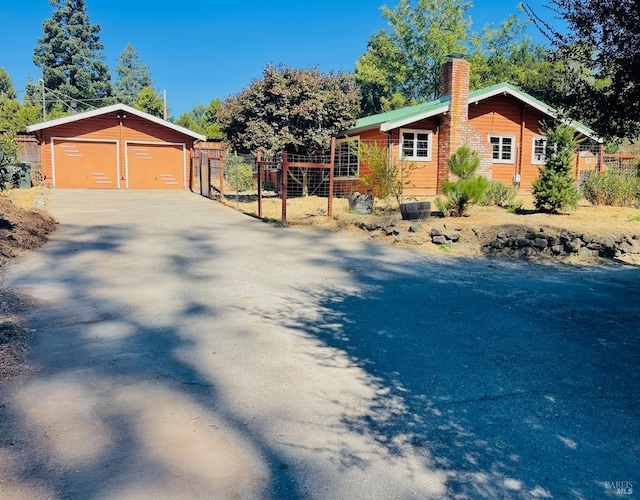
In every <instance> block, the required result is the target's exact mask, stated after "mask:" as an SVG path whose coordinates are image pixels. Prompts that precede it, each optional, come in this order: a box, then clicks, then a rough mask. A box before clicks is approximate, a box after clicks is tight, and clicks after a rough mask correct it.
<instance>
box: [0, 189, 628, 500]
mask: <svg viewBox="0 0 640 500" xmlns="http://www.w3.org/2000/svg"><path fill="white" fill-rule="evenodd" d="M48 208H49V210H50V211H51V212H52V213H53V214H54V215H55V216H56V217H57V218H58V219H59V220H60V227H59V229H58V231H57V232H56V233H55V234H54V235H53V238H52V240H51V241H50V243H49V244H48V245H47V246H46V247H45V249H44V250H43V251H42V252H40V253H38V254H33V255H31V256H29V257H28V258H27V259H25V260H23V261H22V262H21V263H19V264H17V265H15V266H14V267H13V268H11V269H10V276H9V284H10V285H11V286H13V287H16V288H18V289H20V290H22V291H24V292H26V293H28V294H30V295H31V296H33V297H34V298H36V299H37V300H38V301H39V306H38V307H37V308H36V309H35V310H34V311H33V312H32V314H31V315H30V319H29V321H30V326H31V327H32V328H33V329H34V330H35V332H34V339H33V351H32V361H33V364H35V365H36V366H37V368H38V370H39V371H38V372H37V373H36V374H35V375H33V376H31V377H26V378H23V379H20V380H18V381H16V382H15V383H12V384H11V385H9V386H8V387H6V388H4V390H3V392H2V402H1V403H2V405H4V407H3V409H2V413H1V414H0V415H2V419H1V422H0V431H1V434H2V436H3V439H2V441H0V444H1V445H2V448H1V449H0V473H1V474H2V475H1V476H0V496H3V497H6V498H20V497H24V498H237V497H238V496H240V497H241V498H266V499H271V498H273V499H283V498H305V499H307V498H312V499H360V498H362V499H371V498H376V499H385V498H389V499H391V498H394V499H398V498H400V499H404V498H602V497H605V496H607V495H615V494H616V493H617V487H619V486H623V487H631V488H632V489H635V493H634V494H637V491H638V488H640V484H639V483H638V481H640V477H639V476H638V467H637V465H638V463H637V457H638V456H640V449H639V437H640V428H639V425H640V424H639V422H640V405H639V400H638V399H639V396H638V395H639V393H640V391H639V389H640V376H639V374H638V366H640V340H639V337H640V334H639V326H638V325H639V322H638V319H639V317H638V312H637V307H638V303H640V302H639V300H640V270H639V269H638V268H635V267H630V266H615V265H611V266H607V267H602V268H589V267H577V266H563V265H541V264H534V263H517V262H505V261H496V260H483V259H478V260H472V259H453V258H447V257H446V256H443V257H441V258H434V257H432V256H426V255H420V254H417V253H412V252H410V251H406V250H401V249H396V248H393V247H391V246H382V245H379V244H374V243H370V242H366V241H364V240H357V239H354V238H349V237H346V236H343V235H340V234H327V233H322V232H315V231H311V230H306V229H293V228H277V227H272V226H269V225H267V224H264V223H262V222H260V221H257V220H255V219H252V218H249V217H245V216H243V215H240V214H238V213H236V212H234V211H233V210H231V209H228V208H225V207H223V206H221V205H219V204H217V203H215V202H212V201H209V200H206V199H204V198H201V197H198V196H196V195H193V194H190V193H186V192H179V193H173V192H172V193H164V192H139V191H127V192H111V191H109V192H101V191H97V192H96V191H81V190H74V191H62V190H61V191H54V192H53V193H52V194H51V197H50V200H49V206H48Z"/></svg>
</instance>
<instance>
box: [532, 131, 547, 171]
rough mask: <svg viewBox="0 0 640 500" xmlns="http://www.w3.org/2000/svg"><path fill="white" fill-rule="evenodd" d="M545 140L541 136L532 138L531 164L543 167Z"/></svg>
mask: <svg viewBox="0 0 640 500" xmlns="http://www.w3.org/2000/svg"><path fill="white" fill-rule="evenodd" d="M546 149H547V138H546V137H543V136H541V135H539V136H536V137H534V138H533V146H532V151H531V153H532V157H531V163H533V164H534V165H544V162H545V159H546Z"/></svg>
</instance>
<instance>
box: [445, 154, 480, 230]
mask: <svg viewBox="0 0 640 500" xmlns="http://www.w3.org/2000/svg"><path fill="white" fill-rule="evenodd" d="M448 166H449V171H450V172H451V173H453V174H455V175H456V176H457V177H458V180H456V181H452V180H450V179H445V181H444V183H443V184H442V192H443V193H444V195H445V198H444V199H443V198H440V197H438V198H436V199H435V205H436V207H437V208H438V210H440V211H441V212H442V214H443V215H445V216H447V215H451V216H453V217H463V216H465V215H467V214H468V213H469V208H470V207H471V206H473V205H475V204H476V203H479V202H480V201H481V200H482V199H483V197H484V194H485V192H486V191H487V188H488V186H489V180H488V179H487V178H486V177H483V176H481V175H475V171H476V170H477V169H478V167H479V166H480V157H479V156H478V153H477V152H475V151H473V150H472V149H471V148H469V147H468V146H461V147H460V148H458V150H457V151H456V152H455V153H453V154H452V155H451V158H449V161H448Z"/></svg>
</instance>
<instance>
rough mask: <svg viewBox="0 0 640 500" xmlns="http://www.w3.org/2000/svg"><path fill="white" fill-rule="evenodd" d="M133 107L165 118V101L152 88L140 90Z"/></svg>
mask: <svg viewBox="0 0 640 500" xmlns="http://www.w3.org/2000/svg"><path fill="white" fill-rule="evenodd" d="M133 107H134V108H136V109H139V110H140V111H144V112H145V113H149V114H150V115H153V116H157V117H158V118H163V117H164V101H163V100H162V97H160V96H159V95H158V93H157V92H156V91H155V90H153V89H152V88H151V87H143V88H142V89H140V92H138V95H137V97H136V99H135V101H133Z"/></svg>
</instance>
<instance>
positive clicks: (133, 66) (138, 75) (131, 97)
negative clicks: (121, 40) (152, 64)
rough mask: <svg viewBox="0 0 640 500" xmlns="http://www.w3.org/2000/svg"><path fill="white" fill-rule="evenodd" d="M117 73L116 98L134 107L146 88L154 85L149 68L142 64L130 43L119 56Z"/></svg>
mask: <svg viewBox="0 0 640 500" xmlns="http://www.w3.org/2000/svg"><path fill="white" fill-rule="evenodd" d="M116 72H117V73H118V80H117V81H116V84H115V88H116V98H117V99H118V101H119V102H121V103H124V104H128V105H132V104H133V102H134V101H135V99H136V97H137V96H138V94H139V93H140V91H141V90H142V89H143V88H144V87H151V86H152V85H153V81H152V80H151V75H150V74H149V66H146V65H144V64H142V62H141V61H140V55H139V54H138V51H137V50H136V49H135V48H134V47H133V45H131V44H130V43H129V44H127V46H126V47H125V48H124V50H123V51H122V53H121V54H120V55H119V56H118V67H117V69H116Z"/></svg>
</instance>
